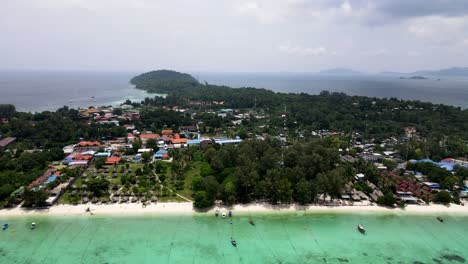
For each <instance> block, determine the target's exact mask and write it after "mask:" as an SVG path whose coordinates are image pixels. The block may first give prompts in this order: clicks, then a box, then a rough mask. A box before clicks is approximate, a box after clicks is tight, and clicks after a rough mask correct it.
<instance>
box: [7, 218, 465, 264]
mask: <svg viewBox="0 0 468 264" xmlns="http://www.w3.org/2000/svg"><path fill="white" fill-rule="evenodd" d="M250 217H252V218H253V219H254V221H255V225H250V224H249V218H250ZM442 217H443V218H444V222H443V223H441V222H439V221H437V220H436V216H435V215H401V214H393V213H354V214H328V213H320V214H319V213H316V214H314V213H304V212H295V213H264V214H253V215H236V213H235V212H234V214H233V217H232V218H226V219H221V218H216V217H214V215H211V214H210V215H208V214H204V213H203V214H198V215H179V216H176V215H172V216H171V215H141V216H122V215H120V216H111V215H102V216H100V215H98V214H95V215H93V216H89V215H86V216H85V215H83V216H78V217H77V216H75V217H71V216H61V217H58V216H57V217H55V216H54V217H52V216H41V217H34V218H32V217H10V218H4V217H1V216H0V221H1V222H2V223H5V222H8V223H9V225H10V226H9V228H8V229H6V230H4V231H0V263H5V264H10V263H28V264H36V263H48V264H53V263H67V264H73V263H108V264H111V263H112V264H113V263H141V264H143V263H257V264H258V263H341V264H343V263H358V264H361V263H372V264H375V263H397V264H399V263H410V264H421V263H436V264H440V263H467V262H468V247H467V245H468V216H466V215H465V216H461V215H442ZM31 222H36V224H37V227H36V229H34V230H31V229H30V228H29V226H30V224H31ZM357 224H361V225H363V226H364V227H365V228H366V233H365V234H361V233H360V232H359V231H358V230H357V228H356V226H357ZM231 238H233V239H235V240H236V241H237V246H236V247H234V246H233V245H232V244H231Z"/></svg>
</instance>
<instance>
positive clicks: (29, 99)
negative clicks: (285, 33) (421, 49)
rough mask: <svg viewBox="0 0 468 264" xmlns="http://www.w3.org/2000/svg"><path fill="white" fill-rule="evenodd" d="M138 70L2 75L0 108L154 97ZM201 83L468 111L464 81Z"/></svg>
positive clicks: (286, 76) (271, 77)
mask: <svg viewBox="0 0 468 264" xmlns="http://www.w3.org/2000/svg"><path fill="white" fill-rule="evenodd" d="M137 74H138V73H137V72H70V71H42V72H38V71H0V104H3V103H9V104H14V105H15V106H16V108H17V110H19V111H27V112H28V111H29V112H39V111H44V110H56V109H58V108H60V107H62V106H64V105H67V106H70V107H73V108H78V107H89V106H104V105H105V106H107V105H112V106H115V105H119V104H120V103H122V102H124V101H125V100H127V99H130V100H132V101H141V100H143V99H144V98H145V97H154V96H156V95H155V94H149V93H146V92H145V91H142V90H138V89H135V88H134V86H133V85H131V84H130V83H129V80H130V79H131V78H132V77H133V76H135V75H137ZM191 74H192V75H193V76H195V77H196V78H197V79H198V80H199V81H200V82H205V81H206V82H208V83H210V84H217V85H227V86H231V87H234V88H239V87H256V88H265V89H270V90H273V91H275V92H285V93H308V94H319V93H320V92H321V91H324V90H327V91H330V92H344V93H346V94H349V95H362V96H370V97H379V98H390V97H395V98H400V99H410V100H420V101H427V102H433V103H442V104H448V105H454V106H458V107H461V108H464V109H465V108H468V78H453V77H429V78H428V79H425V80H411V79H400V78H399V77H398V76H387V75H359V76H328V75H314V74H308V73H207V72H202V73H200V72H193V73H191Z"/></svg>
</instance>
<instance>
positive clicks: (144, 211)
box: [0, 203, 468, 217]
mask: <svg viewBox="0 0 468 264" xmlns="http://www.w3.org/2000/svg"><path fill="white" fill-rule="evenodd" d="M88 207H89V208H90V210H91V213H89V212H86V209H87V208H88ZM215 210H219V211H220V212H223V211H224V212H227V211H228V210H232V211H233V213H234V214H259V213H293V212H306V213H395V214H452V213H454V214H468V207H465V206H460V205H456V204H451V205H450V206H444V205H428V206H418V205H408V206H407V207H406V208H404V209H400V208H394V209H390V208H386V207H381V206H375V205H369V206H334V207H330V206H295V205H291V206H287V207H279V206H272V205H268V204H248V205H236V206H233V207H231V208H225V207H215V208H213V209H211V210H209V211H204V212H197V211H195V210H194V209H193V206H192V203H158V204H150V205H147V206H145V207H143V205H142V204H140V203H129V204H107V205H95V204H88V205H83V204H82V205H56V206H52V207H50V208H48V209H40V210H26V209H22V208H13V209H2V210H0V217H8V216H41V215H42V216H47V215H50V216H89V215H91V214H93V215H116V216H125V215H164V214H166V215H168V214H172V215H193V214H214V211H215Z"/></svg>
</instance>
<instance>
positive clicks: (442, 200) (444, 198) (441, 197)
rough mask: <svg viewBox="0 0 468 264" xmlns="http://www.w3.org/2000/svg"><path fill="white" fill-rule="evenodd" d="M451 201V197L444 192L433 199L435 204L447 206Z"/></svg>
mask: <svg viewBox="0 0 468 264" xmlns="http://www.w3.org/2000/svg"><path fill="white" fill-rule="evenodd" d="M451 201H452V196H451V195H450V193H449V192H446V191H440V192H438V193H437V194H436V195H435V197H434V202H436V203H442V204H449V203H450V202H451Z"/></svg>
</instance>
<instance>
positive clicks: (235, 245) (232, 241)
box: [231, 237, 237, 247]
mask: <svg viewBox="0 0 468 264" xmlns="http://www.w3.org/2000/svg"><path fill="white" fill-rule="evenodd" d="M231 244H232V245H233V246H234V247H237V241H236V240H235V239H233V238H232V237H231Z"/></svg>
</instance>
